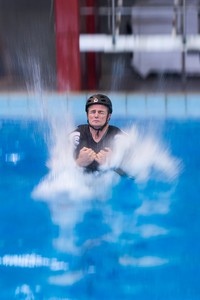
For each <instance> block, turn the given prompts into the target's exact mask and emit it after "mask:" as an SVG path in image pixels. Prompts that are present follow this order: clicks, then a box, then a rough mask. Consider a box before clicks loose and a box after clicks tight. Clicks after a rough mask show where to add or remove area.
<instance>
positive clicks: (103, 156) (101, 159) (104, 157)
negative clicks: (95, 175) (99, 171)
mask: <svg viewBox="0 0 200 300" xmlns="http://www.w3.org/2000/svg"><path fill="white" fill-rule="evenodd" d="M111 153H112V151H111V149H110V148H108V147H106V148H104V149H103V150H101V151H99V152H98V153H97V154H96V157H95V160H96V161H97V162H98V163H99V164H100V165H104V164H105V163H106V162H108V160H109V158H110V157H111Z"/></svg>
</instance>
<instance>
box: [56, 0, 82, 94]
mask: <svg viewBox="0 0 200 300" xmlns="http://www.w3.org/2000/svg"><path fill="white" fill-rule="evenodd" d="M55 23H56V63H57V87H58V91H61V92H62V91H79V90H80V88H81V79H80V78H81V75H80V50H79V4H78V0H55Z"/></svg>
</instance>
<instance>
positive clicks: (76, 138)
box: [69, 129, 80, 150]
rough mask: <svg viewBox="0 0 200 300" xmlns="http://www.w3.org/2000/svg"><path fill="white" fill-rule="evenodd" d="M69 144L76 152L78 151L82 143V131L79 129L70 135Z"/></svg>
mask: <svg viewBox="0 0 200 300" xmlns="http://www.w3.org/2000/svg"><path fill="white" fill-rule="evenodd" d="M69 142H70V144H71V145H72V146H73V148H74V150H75V149H77V147H78V145H79V143H80V131H79V130H78V129H76V130H74V131H73V132H71V133H70V135H69Z"/></svg>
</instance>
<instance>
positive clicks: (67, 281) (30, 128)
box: [0, 117, 200, 300]
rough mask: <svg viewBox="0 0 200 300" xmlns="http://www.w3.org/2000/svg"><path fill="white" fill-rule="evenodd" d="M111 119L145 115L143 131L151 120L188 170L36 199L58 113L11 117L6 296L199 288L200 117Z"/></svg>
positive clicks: (4, 205)
mask: <svg viewBox="0 0 200 300" xmlns="http://www.w3.org/2000/svg"><path fill="white" fill-rule="evenodd" d="M112 121H113V122H112V123H114V124H117V125H119V126H120V127H127V126H129V127H130V126H132V124H136V125H137V128H140V132H141V133H142V134H141V136H143V134H144V132H145V131H146V128H151V132H152V131H153V132H154V134H155V135H156V138H157V139H158V140H159V143H161V144H163V145H165V147H166V148H167V150H168V151H169V152H170V155H171V156H173V157H177V158H178V159H180V161H181V169H180V174H179V175H178V176H177V177H175V178H174V179H173V180H167V179H165V178H163V177H162V176H160V175H158V174H159V173H158V174H157V172H156V171H155V170H154V171H152V170H150V173H149V174H148V180H143V181H139V182H137V181H133V180H131V179H121V181H120V182H119V184H118V185H116V186H115V187H114V188H113V190H112V195H108V197H107V198H104V199H103V200H102V199H101V200H100V199H98V197H93V198H91V199H89V200H88V201H87V199H86V200H85V198H84V200H83V201H75V202H73V201H71V200H70V201H69V199H68V198H67V196H66V195H65V193H64V194H62V195H58V196H57V197H54V198H52V199H45V200H44V199H39V198H37V199H35V198H34V197H33V194H32V192H33V190H34V188H35V187H37V186H38V184H39V183H40V182H41V180H42V179H43V178H45V176H46V175H47V174H48V172H49V169H48V167H47V166H46V163H47V161H48V160H49V159H50V156H51V154H50V151H49V141H51V134H52V132H51V128H50V127H49V123H48V122H46V120H39V121H38V120H37V121H36V120H34V119H33V120H24V119H20V120H19V119H12V120H11V119H5V118H2V120H1V136H0V165H1V168H0V176H1V181H0V182H1V183H0V184H1V188H0V193H1V207H0V215H1V218H0V231H1V235H0V236H1V240H0V269H1V278H0V285H1V291H0V294H1V295H0V296H1V299H5V300H7V299H70V300H71V299H81V300H82V299H83V300H86V299H113V300H115V299H125V300H126V299H127V300H129V299H144V300H147V299H162V300H163V299H166V300H174V299H176V300H178V299H180V300H193V299H198V298H199V296H200V287H199V282H198V278H199V275H200V274H199V273H200V271H199V266H198V264H199V260H200V251H199V250H200V249H199V243H198V240H199V235H200V233H199V225H200V224H199V222H200V221H199V203H198V201H199V197H198V194H199V193H198V189H199V164H200V158H199V148H200V145H199V144H200V141H199V139H198V134H199V131H200V121H199V120H198V119H173V118H162V119H159V118H154V119H152V118H128V119H127V118H126V119H125V118H119V117H118V118H117V119H114V118H113V120H112ZM166 148H164V149H166ZM149 150H150V149H149V148H146V151H147V152H149ZM80 190H81V186H80ZM78 192H79V191H78V190H77V191H76V193H77V195H79V193H78ZM77 197H78V196H77Z"/></svg>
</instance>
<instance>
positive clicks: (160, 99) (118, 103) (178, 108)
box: [0, 92, 200, 120]
mask: <svg viewBox="0 0 200 300" xmlns="http://www.w3.org/2000/svg"><path fill="white" fill-rule="evenodd" d="M106 94H107V95H108V96H109V97H110V98H111V100H112V102H113V112H114V114H115V116H116V117H118V116H120V117H123V116H128V117H155V118H163V117H169V118H200V94H192V93H191V94H136V93H113V92H112V93H111V92H110V93H106ZM89 95H90V94H88V93H63V94H59V93H43V94H42V95H36V94H26V93H2V94H0V117H1V118H46V117H51V116H55V117H59V116H61V115H65V114H71V115H72V116H73V118H74V119H81V118H83V120H84V119H85V114H84V110H85V102H86V100H87V98H88V96H89Z"/></svg>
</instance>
